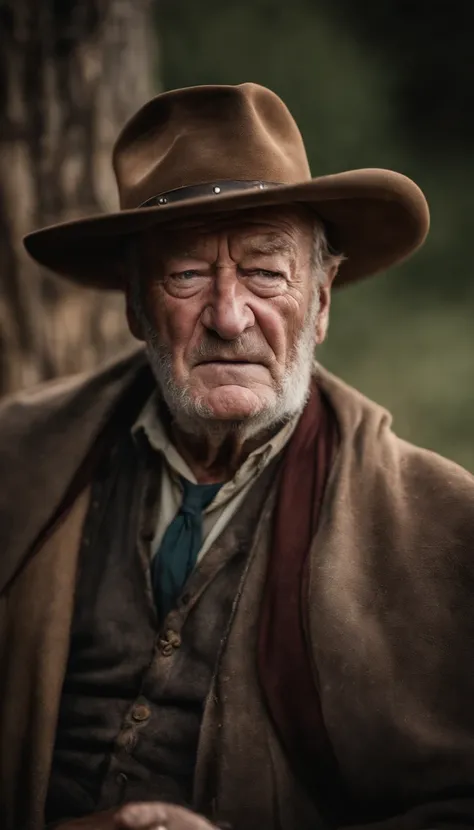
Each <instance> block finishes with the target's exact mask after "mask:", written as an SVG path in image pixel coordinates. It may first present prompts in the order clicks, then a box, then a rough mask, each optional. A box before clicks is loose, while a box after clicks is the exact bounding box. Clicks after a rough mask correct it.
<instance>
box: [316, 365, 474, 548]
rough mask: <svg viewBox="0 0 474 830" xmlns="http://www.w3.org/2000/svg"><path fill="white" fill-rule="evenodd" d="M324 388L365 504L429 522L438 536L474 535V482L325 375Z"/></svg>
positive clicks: (347, 467)
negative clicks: (463, 532) (457, 532)
mask: <svg viewBox="0 0 474 830" xmlns="http://www.w3.org/2000/svg"><path fill="white" fill-rule="evenodd" d="M319 379H320V385H321V388H322V389H323V391H324V393H325V394H326V395H327V397H328V399H329V401H330V403H331V405H332V407H333V410H334V412H335V415H336V418H337V421H338V425H339V429H340V433H341V462H342V466H343V469H344V475H345V476H347V477H349V478H350V479H351V480H353V481H354V480H357V481H358V482H359V487H360V494H359V498H360V499H361V500H362V501H365V502H366V505H367V509H373V508H371V507H370V505H378V509H381V510H382V509H383V510H385V514H387V513H388V512H390V513H392V514H394V515H396V516H399V517H400V518H403V517H405V518H406V520H407V521H408V520H409V519H410V521H411V520H413V522H414V524H415V525H416V524H417V517H419V519H420V521H426V520H427V519H428V518H429V521H430V525H431V527H432V528H433V531H434V533H435V532H436V530H437V529H438V530H440V529H442V530H443V533H442V535H443V534H445V533H446V532H447V531H448V527H451V528H452V529H453V530H454V529H455V528H458V529H461V527H464V526H465V524H466V523H467V524H468V525H469V526H470V527H471V528H472V529H473V531H474V476H473V475H471V473H470V472H468V471H467V470H465V469H463V468H462V467H460V466H459V465H458V464H456V463H454V462H453V461H450V460H448V459H447V458H444V457H442V456H441V455H438V454H437V453H435V452H432V451H430V450H427V449H423V448H421V447H417V446H415V445H413V444H411V443H409V442H408V441H405V440H403V439H402V438H400V437H399V436H397V435H396V433H395V432H394V431H393V429H392V417H391V415H390V413H389V412H387V410H386V409H384V408H383V407H381V406H379V405H378V404H376V403H374V402H373V401H371V400H369V399H368V398H366V397H365V396H364V395H362V394H361V393H360V392H358V391H357V390H355V389H353V388H351V387H350V386H348V385H347V384H345V383H344V382H343V381H341V380H340V379H338V378H336V377H334V376H333V375H331V374H330V373H328V372H326V371H325V370H323V369H322V370H321V371H320V375H319Z"/></svg>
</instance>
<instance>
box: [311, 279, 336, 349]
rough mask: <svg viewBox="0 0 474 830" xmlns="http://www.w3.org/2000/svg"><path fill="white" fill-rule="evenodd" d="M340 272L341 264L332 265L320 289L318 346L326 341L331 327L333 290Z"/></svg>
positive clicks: (317, 321)
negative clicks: (330, 315)
mask: <svg viewBox="0 0 474 830" xmlns="http://www.w3.org/2000/svg"><path fill="white" fill-rule="evenodd" d="M338 270H339V263H337V264H335V265H331V267H330V268H329V269H328V270H327V272H326V279H325V280H324V282H322V283H321V284H320V286H319V288H318V291H319V311H318V317H317V320H316V345H317V346H320V345H321V343H323V342H324V340H325V339H326V334H327V331H328V326H329V310H330V308H331V290H332V284H333V281H334V277H335V276H336V274H337V272H338Z"/></svg>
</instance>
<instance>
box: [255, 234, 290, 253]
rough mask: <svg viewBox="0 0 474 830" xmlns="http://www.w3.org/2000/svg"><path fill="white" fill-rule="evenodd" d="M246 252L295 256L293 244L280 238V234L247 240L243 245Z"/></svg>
mask: <svg viewBox="0 0 474 830" xmlns="http://www.w3.org/2000/svg"><path fill="white" fill-rule="evenodd" d="M243 249H244V252H245V253H246V254H257V255H263V256H269V255H272V254H288V255H289V256H295V254H296V248H295V245H294V244H293V243H292V242H290V240H289V239H282V238H281V236H274V237H272V236H268V237H261V238H260V239H258V240H257V239H255V240H254V241H249V243H248V244H247V245H245V244H244V245H243Z"/></svg>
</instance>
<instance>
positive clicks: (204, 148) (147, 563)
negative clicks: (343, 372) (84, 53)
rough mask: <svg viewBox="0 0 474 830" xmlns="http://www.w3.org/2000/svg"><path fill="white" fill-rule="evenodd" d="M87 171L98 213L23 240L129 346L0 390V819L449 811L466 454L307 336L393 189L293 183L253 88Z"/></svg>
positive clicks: (127, 824)
mask: <svg viewBox="0 0 474 830" xmlns="http://www.w3.org/2000/svg"><path fill="white" fill-rule="evenodd" d="M114 166H115V171H116V175H117V181H118V187H119V192H120V197H121V210H120V211H119V212H118V213H115V214H113V215H105V216H98V217H91V218H88V219H85V220H80V221H74V222H70V223H67V224H63V225H59V226H56V227H52V228H47V229H44V230H42V231H37V232H35V233H33V234H31V235H30V236H28V237H27V239H26V247H27V249H28V251H29V252H30V253H31V255H32V256H34V257H35V258H36V259H37V260H38V261H39V262H40V263H42V264H43V265H46V266H48V267H50V268H52V269H53V270H55V271H56V272H58V273H59V274H62V275H64V276H66V277H68V278H71V279H74V280H76V281H78V282H81V283H82V284H84V285H92V286H99V287H102V288H121V289H123V291H124V292H125V294H126V298H127V315H128V321H129V325H130V328H131V331H132V332H133V334H134V335H135V337H136V338H138V340H140V341H143V343H144V344H145V346H144V348H140V349H139V350H136V351H134V352H133V353H132V354H129V355H127V356H125V357H121V358H120V359H117V360H116V361H115V362H113V363H112V364H110V365H108V366H106V367H105V368H102V369H101V370H100V371H98V372H97V373H95V374H94V375H91V376H80V377H78V378H73V379H70V380H65V381H60V382H56V383H53V384H49V385H48V384H47V385H46V386H44V387H43V388H41V389H39V390H33V391H31V392H27V393H24V394H22V395H21V396H19V397H16V398H14V399H13V400H9V401H5V403H4V405H3V407H2V409H1V413H0V427H1V430H0V434H1V463H2V470H3V487H2V491H1V497H0V498H1V501H0V527H1V532H2V545H1V556H0V589H1V595H0V602H1V606H0V608H1V616H0V631H1V638H2V639H1V643H2V651H1V666H0V682H1V683H2V705H1V710H0V751H1V765H2V774H1V780H0V802H1V808H2V828H4V830H41V828H43V827H48V828H49V827H55V828H56V827H57V828H61V830H73V828H77V830H79V828H82V830H125V828H129V830H130V829H132V830H157V828H158V830H161V828H169V830H175V829H176V830H188V828H189V830H200V828H203V830H204V828H205V827H206V826H209V825H208V824H207V822H208V821H209V822H212V823H214V824H216V825H224V824H227V825H230V826H231V827H232V828H235V829H236V830H254V828H255V830H257V828H264V830H273V828H281V829H282V830H296V828H298V830H314V829H315V828H325V827H326V828H327V827H342V826H345V825H358V826H366V827H367V828H369V827H373V828H374V830H384V829H386V830H392V829H393V830H399V829H400V830H401V829H404V830H436V829H437V828H450V827H453V828H454V827H455V826H456V827H459V826H464V827H473V826H474V707H473V705H472V702H473V699H474V668H473V659H472V654H471V651H472V643H473V638H474V611H473V602H472V591H473V585H474V565H473V561H472V554H473V552H474V545H473V543H474V481H473V479H472V477H471V476H470V475H469V474H468V473H467V472H465V471H463V470H462V469H460V468H459V467H457V466H456V465H454V464H452V463H450V462H448V461H446V460H444V459H442V458H440V457H438V456H436V455H435V454H433V453H430V452H426V451H424V450H420V449H417V448H416V447H413V446H411V445H409V444H407V443H406V442H404V441H402V440H400V439H399V438H397V437H396V436H395V435H394V433H393V432H392V431H391V427H390V417H389V415H388V414H387V413H386V412H385V411H384V410H382V409H381V408H380V407H378V406H377V405H376V404H374V403H372V402H370V401H368V400H367V399H365V398H364V397H363V396H362V395H360V394H359V393H358V392H356V391H354V390H353V389H350V388H349V387H348V386H346V385H345V384H343V383H342V382H341V381H339V380H338V379H337V378H335V377H333V376H331V375H330V374H329V373H328V372H326V371H325V370H323V369H322V368H321V367H319V366H318V365H316V364H314V362H313V360H314V349H315V347H317V345H318V344H320V343H321V342H322V341H323V339H324V337H325V335H326V331H327V326H328V316H329V307H330V297H331V288H332V285H333V284H335V285H343V284H344V283H348V282H349V281H353V280H355V279H358V278H360V277H362V276H365V275H369V274H373V273H376V272H377V271H380V270H381V269H384V268H386V267H388V266H390V265H392V264H394V263H396V262H398V261H400V260H401V259H403V258H404V257H407V256H408V255H409V254H411V253H412V252H413V251H414V250H415V249H416V248H417V247H418V246H419V245H421V243H422V242H423V240H424V238H425V235H426V233H427V229H428V210H427V207H426V202H425V199H424V197H423V195H422V194H421V192H420V191H419V189H418V188H417V187H416V185H415V184H413V182H411V181H410V180H408V179H406V178H405V177H404V176H401V175H398V174H396V173H392V172H389V171H382V170H359V171H352V172H348V173H340V174H338V175H331V176H322V177H318V178H311V175H310V172H309V167H308V163H307V159H306V154H305V150H304V146H303V142H302V139H301V136H300V133H299V131H298V128H297V126H296V124H295V122H294V120H293V118H292V117H291V115H290V113H289V112H288V110H287V109H286V107H285V105H284V104H283V103H282V101H280V99H279V98H278V97H277V96H276V95H274V94H273V93H272V92H270V91H269V90H267V89H265V88H263V87H260V86H258V85H255V84H243V85H241V86H209V87H198V88H190V89H184V90H178V91H172V92H167V93H165V94H163V95H160V96H158V97H157V98H155V99H154V100H153V101H151V102H150V103H148V104H147V105H146V106H145V107H143V108H142V109H141V110H140V111H139V112H138V114H137V115H136V116H135V117H134V118H133V119H132V120H131V121H130V122H129V123H128V124H127V125H126V126H125V128H124V130H123V132H122V133H121V135H120V137H119V139H118V141H117V144H116V147H115V151H114ZM201 816H204V817H205V818H203V817H201Z"/></svg>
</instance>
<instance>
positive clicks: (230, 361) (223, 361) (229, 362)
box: [198, 357, 255, 366]
mask: <svg viewBox="0 0 474 830" xmlns="http://www.w3.org/2000/svg"><path fill="white" fill-rule="evenodd" d="M209 363H220V364H222V365H224V366H226V365H228V366H229V365H230V366H248V365H249V364H251V363H255V361H254V360H246V359H245V358H240V359H239V360H234V359H233V358H226V357H213V358H211V359H210V360H200V361H199V363H198V366H206V365H207V364H209Z"/></svg>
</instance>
